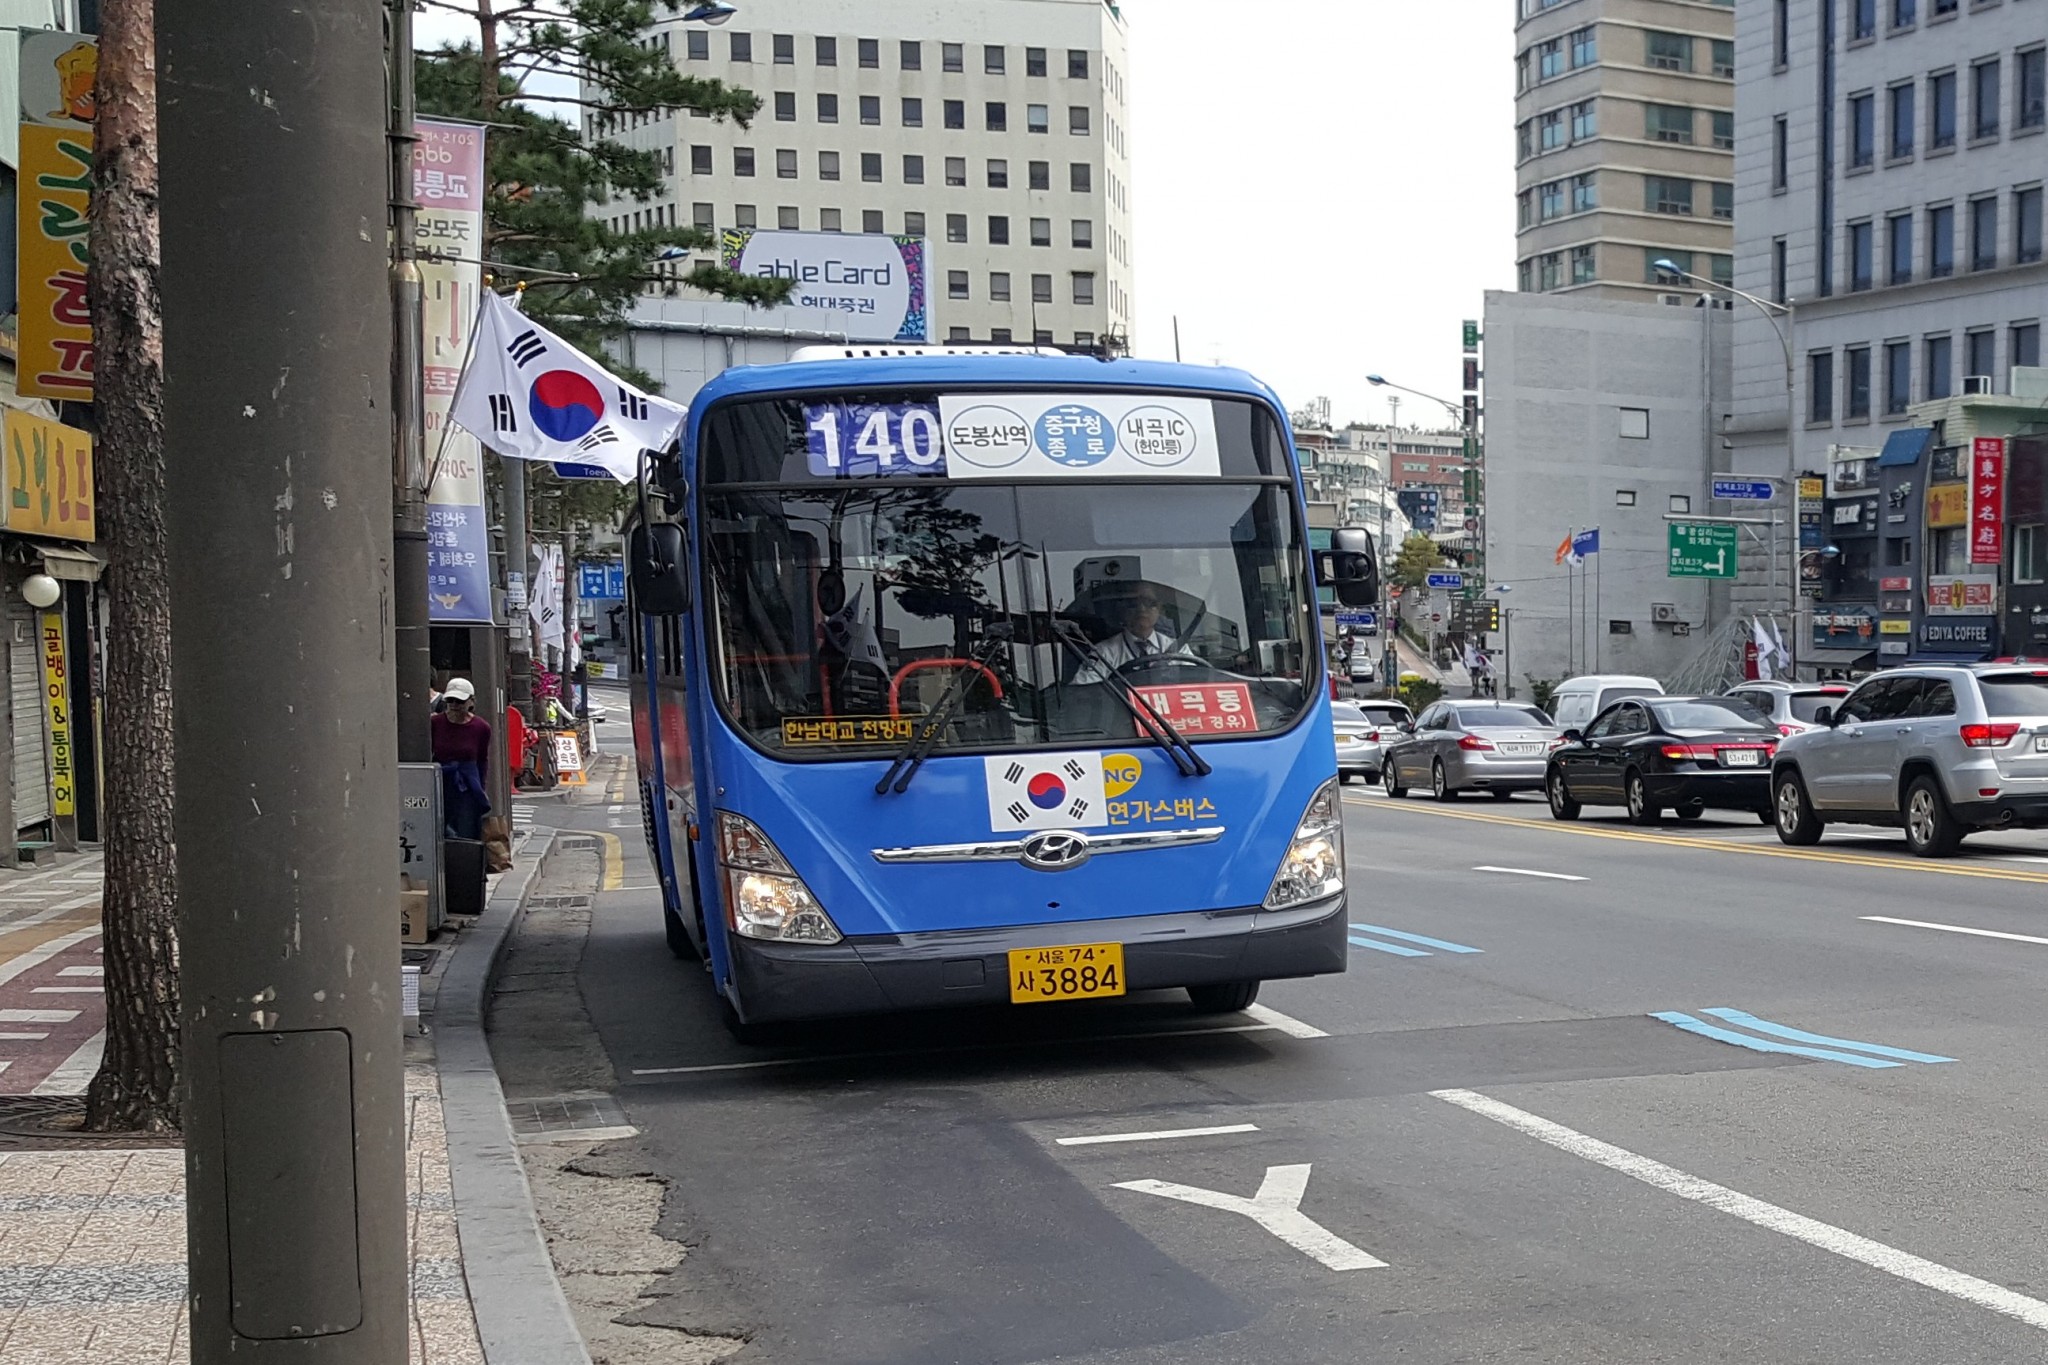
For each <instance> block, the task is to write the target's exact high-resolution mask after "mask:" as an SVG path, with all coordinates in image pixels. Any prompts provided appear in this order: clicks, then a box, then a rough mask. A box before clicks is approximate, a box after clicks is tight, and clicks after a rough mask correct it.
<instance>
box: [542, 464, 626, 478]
mask: <svg viewBox="0 0 2048 1365" xmlns="http://www.w3.org/2000/svg"><path fill="white" fill-rule="evenodd" d="M553 463H554V466H555V477H556V478H558V479H609V478H611V477H612V472H611V471H610V470H609V469H606V468H605V467H604V466H603V465H601V464H571V463H569V462H568V461H567V460H556V461H554V462H553Z"/></svg>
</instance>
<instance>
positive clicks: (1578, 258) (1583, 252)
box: [1572, 246, 1593, 284]
mask: <svg viewBox="0 0 2048 1365" xmlns="http://www.w3.org/2000/svg"><path fill="white" fill-rule="evenodd" d="M1592 282H1593V248H1592V247H1590V246H1575V247H1573V248H1572V283H1573V284H1591V283H1592Z"/></svg>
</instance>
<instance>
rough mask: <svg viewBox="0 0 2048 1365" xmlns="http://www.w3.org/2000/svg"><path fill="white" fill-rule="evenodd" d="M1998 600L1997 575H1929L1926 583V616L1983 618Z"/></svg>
mask: <svg viewBox="0 0 2048 1365" xmlns="http://www.w3.org/2000/svg"><path fill="white" fill-rule="evenodd" d="M1997 597H1998V575H1997V574H1995V573H1993V574H1940V575H1932V574H1930V575H1929V576H1928V579H1927V604H1926V605H1927V613H1926V614H1927V615H1929V616H1983V615H1986V614H1988V613H1989V612H1990V611H1991V608H1992V604H1993V603H1994V602H1995V601H1996V600H1997Z"/></svg>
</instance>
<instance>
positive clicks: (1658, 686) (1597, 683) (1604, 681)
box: [1550, 673, 1664, 730]
mask: <svg viewBox="0 0 2048 1365" xmlns="http://www.w3.org/2000/svg"><path fill="white" fill-rule="evenodd" d="M1663 695H1664V685H1663V684H1662V683H1660V682H1658V681H1657V680H1656V679H1655V678H1638V677H1632V676H1630V675H1629V674H1626V673H1593V674H1588V675H1587V676H1586V677H1583V678H1567V679H1565V680H1564V681H1563V682H1561V683H1559V684H1558V685H1557V691H1555V692H1553V693H1551V694H1550V718H1551V719H1552V720H1554V721H1556V722H1557V728H1558V729H1560V730H1583V729H1585V728H1586V725H1587V722H1589V721H1591V720H1592V719H1593V717H1595V716H1597V715H1599V714H1600V713H1601V712H1602V711H1605V710H1606V709H1607V708H1608V707H1609V706H1612V705H1613V704H1614V703H1615V702H1618V701H1620V700H1621V699H1622V698H1623V697H1661V696H1663Z"/></svg>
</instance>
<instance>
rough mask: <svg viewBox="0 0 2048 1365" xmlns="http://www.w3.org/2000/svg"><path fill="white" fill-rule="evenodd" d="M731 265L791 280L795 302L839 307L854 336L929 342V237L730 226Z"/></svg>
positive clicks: (726, 245) (726, 252) (724, 254)
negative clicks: (925, 238) (927, 281)
mask: <svg viewBox="0 0 2048 1365" xmlns="http://www.w3.org/2000/svg"><path fill="white" fill-rule="evenodd" d="M720 259H721V260H722V261H723V262H724V264H725V267H726V268H727V269H728V270H737V271H739V272H740V273H741V274H742V275H758V276H762V277H764V278H767V279H778V280H791V281H794V282H795V286H796V287H795V288H794V289H793V290H792V291H791V292H790V296H789V302H790V303H792V304H794V305H795V306H797V307H799V308H823V309H826V310H827V311H830V312H833V313H836V314H838V315H839V317H840V319H841V326H842V328H843V329H844V330H845V332H846V339H847V340H848V341H929V340H931V313H930V309H929V307H928V306H927V299H926V292H925V274H926V272H925V249H924V238H922V237H891V236H886V235H883V234H880V233H851V232H763V231H758V230H756V229H754V228H734V229H729V230H727V231H726V233H725V234H724V237H723V240H722V242H721V250H720Z"/></svg>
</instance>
